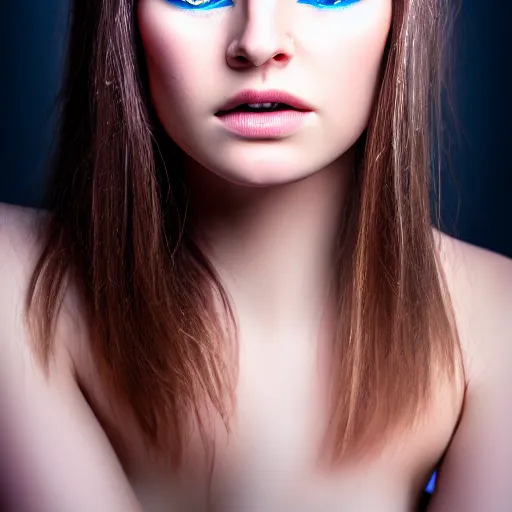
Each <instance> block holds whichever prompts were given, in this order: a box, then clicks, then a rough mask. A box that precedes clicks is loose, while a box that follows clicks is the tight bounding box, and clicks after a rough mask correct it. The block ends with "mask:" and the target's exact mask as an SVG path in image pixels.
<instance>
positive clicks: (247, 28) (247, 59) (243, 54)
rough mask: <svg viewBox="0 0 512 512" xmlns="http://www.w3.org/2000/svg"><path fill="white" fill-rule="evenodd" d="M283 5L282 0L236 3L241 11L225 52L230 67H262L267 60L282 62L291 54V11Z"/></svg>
mask: <svg viewBox="0 0 512 512" xmlns="http://www.w3.org/2000/svg"><path fill="white" fill-rule="evenodd" d="M285 4H287V2H283V1H282V0H246V2H245V5H243V6H242V5H241V6H240V7H243V8H244V9H245V11H244V13H243V14H242V16H243V18H242V20H241V21H240V22H239V24H240V27H239V28H238V30H237V32H236V36H235V38H234V39H233V41H232V42H231V44H230V45H229V47H228V49H227V55H226V57H227V61H228V64H229V65H230V66H231V67H232V68H235V69H240V68H246V67H251V66H262V65H263V64H265V63H267V62H268V61H274V62H275V63H277V64H286V63H287V62H288V61H289V60H290V59H291V58H292V57H293V54H294V52H295V45H294V42H293V39H292V37H291V35H290V30H289V28H290V25H291V24H290V19H289V18H290V14H291V13H290V12H289V8H288V6H287V5H285ZM286 9H288V12H286Z"/></svg>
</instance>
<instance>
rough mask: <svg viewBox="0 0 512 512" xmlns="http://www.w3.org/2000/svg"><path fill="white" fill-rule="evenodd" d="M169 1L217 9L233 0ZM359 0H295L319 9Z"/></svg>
mask: <svg viewBox="0 0 512 512" xmlns="http://www.w3.org/2000/svg"><path fill="white" fill-rule="evenodd" d="M168 1H169V2H170V3H172V4H174V5H176V6H178V7H180V8H181V9H187V10H191V11H199V10H201V11H206V10H210V9H219V8H220V7H230V6H232V5H234V4H233V0H168ZM359 1H360V0H297V3H299V4H308V5H312V6H313V7H317V8H320V9H340V8H343V7H348V6H349V5H352V4H355V3H357V2H359Z"/></svg>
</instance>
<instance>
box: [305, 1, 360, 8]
mask: <svg viewBox="0 0 512 512" xmlns="http://www.w3.org/2000/svg"><path fill="white" fill-rule="evenodd" d="M357 2H360V0H297V3H299V4H308V5H312V6H313V7H318V8H321V9H341V8H343V7H348V6H349V5H352V4H356V3H357Z"/></svg>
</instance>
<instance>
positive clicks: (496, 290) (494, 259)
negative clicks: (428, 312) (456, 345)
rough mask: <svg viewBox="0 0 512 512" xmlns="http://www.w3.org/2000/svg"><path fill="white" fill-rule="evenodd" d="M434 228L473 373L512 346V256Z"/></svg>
mask: <svg viewBox="0 0 512 512" xmlns="http://www.w3.org/2000/svg"><path fill="white" fill-rule="evenodd" d="M434 233H435V238H436V239H437V241H438V242H439V246H438V247H439V249H440V255H441V261H442V264H443V269H444V271H445V274H446V278H447V285H448V289H449V292H450V295H451V299H452V302H453V305H454V309H455V315H456V319H457V326H458V329H459V334H460V338H461V344H462V348H463V350H464V351H465V355H466V370H467V371H468V373H469V375H468V377H469V378H472V377H474V376H475V375H477V374H480V373H481V371H482V365H483V364H486V363H487V362H488V361H489V360H492V359H493V358H494V357H496V354H500V353H504V352H507V351H508V348H507V345H508V346H512V259H510V258H508V257H506V256H504V255H501V254H498V253H496V252H493V251H490V250H488V249H484V248H482V247H478V246H476V245H473V244H470V243H467V242H464V241H462V240H458V239H456V238H453V237H451V236H448V235H446V234H443V233H441V232H439V231H437V230H435V231H434ZM504 345H505V347H504Z"/></svg>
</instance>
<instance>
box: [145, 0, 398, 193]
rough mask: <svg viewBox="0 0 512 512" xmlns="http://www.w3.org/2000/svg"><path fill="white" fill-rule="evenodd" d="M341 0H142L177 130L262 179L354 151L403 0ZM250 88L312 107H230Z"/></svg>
mask: <svg viewBox="0 0 512 512" xmlns="http://www.w3.org/2000/svg"><path fill="white" fill-rule="evenodd" d="M200 2H203V3H202V4H201V3H200ZM335 2H336V0H139V2H138V24H139V29H140V33H141V36H142V41H143V46H144V51H145V56H146V61H147V67H148V73H149V82H150V89H151V96H152V101H153V104H154V106H155V109H156V112H157V114H158V116H159V118H160V121H161V122H162V124H163V126H164V128H165V129H166V131H167V133H168V134H169V136H170V137H171V138H172V139H173V140H174V141H175V142H176V143H177V144H178V145H179V146H180V147H181V148H182V149H183V150H184V151H185V152H186V153H187V154H188V155H190V156H191V157H192V158H193V159H194V160H195V161H197V162H199V164H201V165H202V166H204V167H205V168H206V169H209V170H210V171H211V172H213V173H215V174H217V175H218V176H221V177H223V178H225V179H226V180H229V181H231V182H234V183H240V184H245V185H253V186H265V185H275V184H282V183H287V182H292V181H296V180H299V179H301V178H304V177H307V176H309V175H311V174H313V173H315V172H317V171H318V170H320V169H322V168H324V167H326V166H327V165H329V164H331V163H332V162H334V161H336V160H337V159H338V158H339V157H340V156H341V155H343V154H344V153H346V152H347V150H348V149H350V147H351V146H352V145H353V144H354V143H355V142H356V141H357V139H358V138H359V136H360V135H361V134H362V133H363V131H364V129H365V128H366V125H367V122H368V119H369V115H370V111H371V108H372V104H373V99H374V96H375V93H376V90H377V87H378V85H379V78H380V69H381V61H382V58H383V54H384V47H385V44H386V40H387V36H388V33H389V29H390V24H391V14H392V13H391V11H392V0H339V1H338V3H335ZM193 3H198V4H199V5H196V6H194V5H192V4H193ZM248 89H249V90H252V91H256V92H261V91H276V90H279V91H284V92H286V93H289V94H292V95H293V96H294V97H296V98H298V99H299V100H302V102H303V104H304V105H303V106H302V107H303V108H302V110H304V109H305V110H308V111H307V112H304V111H303V112H299V111H297V110H294V109H292V108H290V106H288V108H287V110H286V111H283V112H274V113H269V112H261V111H259V112H258V111H256V112H247V111H246V112H238V113H236V112H231V114H229V115H228V114H226V115H224V114H222V115H219V111H223V109H224V107H225V106H226V103H227V102H228V101H229V100H230V99H232V98H233V97H234V96H236V95H237V94H238V93H240V92H241V91H243V90H248ZM256 99H258V98H257V97H256ZM264 99H265V98H264ZM264 99H263V100H264ZM272 99H275V101H274V103H278V102H281V103H287V101H286V98H282V97H281V98H279V97H275V98H270V99H268V98H267V100H268V101H265V103H268V102H272ZM242 100H246V101H242V102H243V103H245V102H247V103H252V102H253V101H255V99H254V98H251V97H246V98H242ZM289 101H291V100H289ZM257 103H260V102H257ZM242 108H243V109H245V110H247V109H248V108H249V107H247V106H245V107H242ZM253 108H254V107H253Z"/></svg>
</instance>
